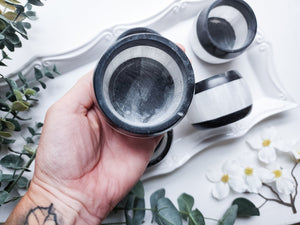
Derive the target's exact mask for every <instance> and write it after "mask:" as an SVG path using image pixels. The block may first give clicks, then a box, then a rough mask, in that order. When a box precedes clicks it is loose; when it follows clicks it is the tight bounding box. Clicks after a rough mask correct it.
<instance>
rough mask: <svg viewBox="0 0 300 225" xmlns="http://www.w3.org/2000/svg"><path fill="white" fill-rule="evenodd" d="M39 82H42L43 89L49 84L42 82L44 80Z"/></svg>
mask: <svg viewBox="0 0 300 225" xmlns="http://www.w3.org/2000/svg"><path fill="white" fill-rule="evenodd" d="M39 82H40V84H41V86H42V88H43V89H46V88H47V85H46V84H45V83H44V82H42V81H39Z"/></svg>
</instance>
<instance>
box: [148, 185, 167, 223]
mask: <svg viewBox="0 0 300 225" xmlns="http://www.w3.org/2000/svg"><path fill="white" fill-rule="evenodd" d="M165 194H166V191H165V189H163V188H162V189H158V190H157V191H155V192H154V193H152V195H151V196H150V205H151V208H152V209H156V206H157V201H158V200H159V199H161V198H164V197H165ZM155 217H157V214H156V213H153V212H152V222H153V221H154V220H158V218H156V219H155Z"/></svg>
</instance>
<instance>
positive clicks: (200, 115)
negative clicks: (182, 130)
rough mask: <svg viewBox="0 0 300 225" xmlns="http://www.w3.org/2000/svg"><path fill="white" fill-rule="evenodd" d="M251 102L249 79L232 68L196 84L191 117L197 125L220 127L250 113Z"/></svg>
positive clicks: (201, 126) (202, 127) (205, 127)
mask: <svg viewBox="0 0 300 225" xmlns="http://www.w3.org/2000/svg"><path fill="white" fill-rule="evenodd" d="M252 103H253V100H252V95H251V92H250V89H249V87H248V84H247V82H246V81H245V79H244V78H243V77H242V76H241V75H240V74H239V73H238V72H237V71H234V70H231V71H228V72H225V73H221V74H218V75H215V76H212V77H210V78H208V79H205V80H203V81H200V82H198V83H197V84H196V86H195V96H194V98H193V102H192V104H191V107H190V109H189V112H188V118H189V120H190V121H191V123H192V124H193V125H194V126H195V127H197V128H201V129H207V128H217V127H221V126H225V125H228V124H230V123H234V122H236V121H238V120H240V119H242V118H244V117H245V116H247V115H248V114H249V113H250V111H251V109H252Z"/></svg>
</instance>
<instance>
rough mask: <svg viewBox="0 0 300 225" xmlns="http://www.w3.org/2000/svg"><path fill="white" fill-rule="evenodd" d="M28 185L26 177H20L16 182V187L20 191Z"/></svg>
mask: <svg viewBox="0 0 300 225" xmlns="http://www.w3.org/2000/svg"><path fill="white" fill-rule="evenodd" d="M28 184H29V180H28V179H27V178H26V177H20V179H19V180H18V182H17V187H18V188H20V189H27V188H28Z"/></svg>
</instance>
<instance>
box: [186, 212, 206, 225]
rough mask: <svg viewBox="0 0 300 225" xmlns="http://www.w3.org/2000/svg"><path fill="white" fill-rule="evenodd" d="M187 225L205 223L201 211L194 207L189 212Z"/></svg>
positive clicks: (203, 224) (201, 224) (202, 224)
mask: <svg viewBox="0 0 300 225" xmlns="http://www.w3.org/2000/svg"><path fill="white" fill-rule="evenodd" d="M188 225H205V220H204V217H203V215H202V213H201V212H200V211H199V210H198V209H195V210H193V211H192V212H191V213H190V214H189V223H188Z"/></svg>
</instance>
